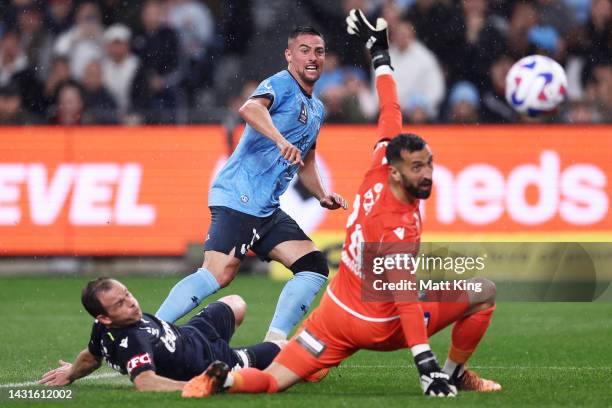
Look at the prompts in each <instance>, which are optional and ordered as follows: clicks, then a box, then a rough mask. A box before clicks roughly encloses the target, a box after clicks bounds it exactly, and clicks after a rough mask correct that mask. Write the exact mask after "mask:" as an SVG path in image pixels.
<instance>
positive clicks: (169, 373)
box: [89, 313, 215, 381]
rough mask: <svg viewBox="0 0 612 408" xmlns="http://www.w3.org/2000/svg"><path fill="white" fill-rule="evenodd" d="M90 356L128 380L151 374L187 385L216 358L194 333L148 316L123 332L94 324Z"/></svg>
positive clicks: (198, 335) (199, 334) (202, 337)
mask: <svg viewBox="0 0 612 408" xmlns="http://www.w3.org/2000/svg"><path fill="white" fill-rule="evenodd" d="M89 352H90V353H91V354H93V355H95V356H98V357H104V359H105V360H106V362H107V363H108V365H110V366H111V367H112V368H113V369H114V370H116V371H119V372H120V373H122V374H128V375H129V376H130V379H131V380H133V379H134V378H135V377H136V376H138V374H140V373H142V372H144V371H148V370H153V371H155V373H156V374H158V375H160V376H163V377H167V378H172V379H174V380H182V381H186V380H189V379H191V378H192V377H194V376H196V375H199V374H201V373H202V372H203V371H204V370H205V369H206V367H207V366H208V364H210V362H211V361H212V360H213V359H214V357H215V356H214V352H213V350H212V348H211V345H210V343H209V342H208V341H207V340H206V339H205V338H204V336H203V335H202V334H201V333H199V332H197V330H196V329H194V328H192V327H178V326H175V325H173V324H170V323H167V322H165V321H163V320H159V319H158V318H156V317H155V316H153V315H150V314H147V313H144V314H143V316H142V319H141V320H140V321H139V322H138V323H136V324H134V325H132V326H128V327H122V328H113V329H109V328H107V327H106V326H104V325H103V324H101V323H100V322H98V321H97V320H96V321H95V322H94V324H93V327H92V330H91V339H90V341H89Z"/></svg>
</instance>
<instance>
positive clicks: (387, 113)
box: [346, 9, 402, 140]
mask: <svg viewBox="0 0 612 408" xmlns="http://www.w3.org/2000/svg"><path fill="white" fill-rule="evenodd" d="M346 24H347V32H348V33H349V35H352V36H355V37H358V38H360V39H361V40H362V41H363V43H364V46H365V47H366V48H367V49H368V51H369V52H370V55H371V56H372V66H373V67H374V73H375V76H376V92H377V95H378V101H379V106H380V113H379V115H378V137H379V140H383V139H391V138H393V137H395V136H397V135H399V134H400V133H401V132H402V112H401V110H400V105H399V102H398V97H397V90H396V85H395V80H394V79H393V68H392V67H391V57H390V56H389V40H388V27H387V21H386V20H385V19H383V18H379V19H378V20H376V27H374V26H372V24H370V22H369V21H368V20H367V18H366V17H365V16H364V15H363V13H362V12H361V10H356V9H353V10H351V11H350V13H349V15H348V17H347V18H346Z"/></svg>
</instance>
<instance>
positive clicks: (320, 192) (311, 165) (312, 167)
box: [298, 150, 348, 210]
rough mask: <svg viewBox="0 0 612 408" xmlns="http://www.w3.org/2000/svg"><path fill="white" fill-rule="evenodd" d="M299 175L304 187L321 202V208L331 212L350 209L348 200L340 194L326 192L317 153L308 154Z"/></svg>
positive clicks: (312, 151)
mask: <svg viewBox="0 0 612 408" xmlns="http://www.w3.org/2000/svg"><path fill="white" fill-rule="evenodd" d="M298 174H299V177H300V181H301V182H302V184H304V187H306V189H307V190H308V191H310V193H311V194H312V195H314V196H315V197H316V198H317V200H319V203H320V204H321V207H324V208H327V209H329V210H337V209H339V208H343V209H345V210H346V209H347V208H348V204H347V202H346V200H345V199H344V198H343V197H342V196H341V195H340V194H338V193H327V192H326V191H325V188H324V187H323V182H322V181H321V175H320V174H319V168H318V167H317V160H316V153H315V151H314V150H310V152H308V154H307V155H306V158H305V159H304V165H303V166H302V167H301V168H300V172H299V173H298Z"/></svg>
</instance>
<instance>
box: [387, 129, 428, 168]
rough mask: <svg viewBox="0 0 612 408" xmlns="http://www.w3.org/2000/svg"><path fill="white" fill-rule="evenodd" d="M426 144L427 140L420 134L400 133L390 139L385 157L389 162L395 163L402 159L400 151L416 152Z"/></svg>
mask: <svg viewBox="0 0 612 408" xmlns="http://www.w3.org/2000/svg"><path fill="white" fill-rule="evenodd" d="M426 144H427V142H426V141H425V140H424V139H423V138H422V137H421V136H418V135H415V134H414V133H402V134H400V135H399V136H396V137H394V138H393V139H391V141H390V142H389V145H388V146H387V153H386V154H385V157H386V158H387V162H389V164H396V163H399V162H401V161H403V160H404V159H403V158H402V151H404V150H406V151H409V152H411V153H412V152H416V151H419V150H422V149H423V148H424V147H425V145H426Z"/></svg>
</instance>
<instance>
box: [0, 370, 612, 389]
mask: <svg viewBox="0 0 612 408" xmlns="http://www.w3.org/2000/svg"><path fill="white" fill-rule="evenodd" d="M336 368H339V369H347V368H348V369H350V368H394V369H402V368H414V366H411V365H382V364H381V365H376V364H348V365H344V366H339V367H336ZM471 368H475V369H478V370H481V369H484V370H576V371H579V370H602V371H609V370H612V367H561V366H471ZM119 376H121V374H119V373H100V374H92V375H89V376H87V377H86V378H83V380H85V381H87V380H101V379H104V378H115V377H119ZM81 381H82V380H81ZM35 385H38V381H27V382H21V383H8V384H0V388H18V387H32V386H35Z"/></svg>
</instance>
